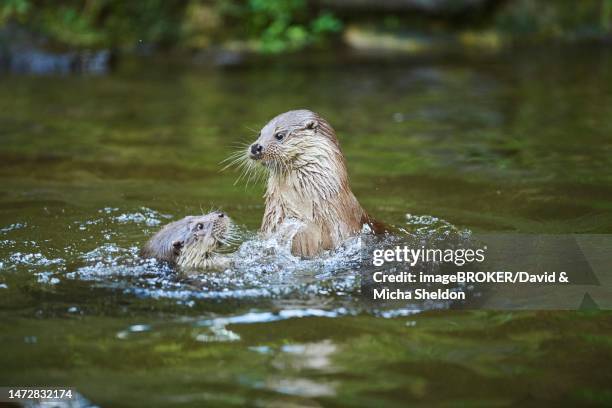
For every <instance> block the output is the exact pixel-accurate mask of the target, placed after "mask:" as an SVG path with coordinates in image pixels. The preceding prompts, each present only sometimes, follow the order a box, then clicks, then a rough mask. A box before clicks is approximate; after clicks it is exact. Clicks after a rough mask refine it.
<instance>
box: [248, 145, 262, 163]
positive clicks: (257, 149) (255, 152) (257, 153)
mask: <svg viewBox="0 0 612 408" xmlns="http://www.w3.org/2000/svg"><path fill="white" fill-rule="evenodd" d="M263 149H264V148H263V146H262V145H260V144H259V143H253V144H252V145H251V149H250V150H251V154H250V156H251V159H254V160H259V159H261V157H262V156H263Z"/></svg>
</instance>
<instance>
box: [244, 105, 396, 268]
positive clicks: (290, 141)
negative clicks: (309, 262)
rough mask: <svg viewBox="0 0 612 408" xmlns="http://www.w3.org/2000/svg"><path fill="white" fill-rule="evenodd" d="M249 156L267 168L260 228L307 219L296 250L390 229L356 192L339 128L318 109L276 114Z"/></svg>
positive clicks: (308, 253)
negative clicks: (378, 220) (349, 176)
mask: <svg viewBox="0 0 612 408" xmlns="http://www.w3.org/2000/svg"><path fill="white" fill-rule="evenodd" d="M247 157H248V158H249V159H250V160H252V161H255V162H258V163H261V164H263V166H264V167H265V168H266V169H267V170H268V171H267V173H268V180H267V187H266V193H265V196H264V197H265V211H264V216H263V221H262V224H261V232H262V233H264V234H265V235H269V234H272V233H274V232H276V231H277V230H278V228H279V226H280V225H281V224H282V223H283V222H284V221H285V220H287V219H295V220H297V221H299V222H301V223H302V225H303V226H302V227H301V229H300V230H299V231H298V232H297V233H296V235H294V237H293V241H292V243H291V252H292V253H293V254H294V255H296V256H301V257H306V258H308V257H313V256H316V255H318V254H320V253H321V252H322V251H325V250H331V249H334V248H336V247H338V245H340V244H341V243H342V242H343V241H345V240H346V239H347V238H350V237H352V236H355V235H357V234H359V233H360V232H362V231H364V230H369V231H372V232H374V233H382V232H385V231H386V228H385V226H384V225H383V224H381V223H378V222H376V221H375V220H374V219H373V218H371V217H370V216H369V215H368V213H367V212H366V211H365V210H364V209H363V208H362V207H361V205H360V204H359V202H358V201H357V199H356V198H355V195H354V194H353V192H352V191H351V188H350V186H349V179H348V174H347V170H346V162H345V160H344V155H343V154H342V150H341V149H340V143H339V142H338V139H337V138H336V134H335V132H334V129H333V128H332V127H331V125H330V124H329V123H328V122H327V121H326V120H325V119H323V118H322V117H321V116H319V115H318V114H316V113H315V112H312V111H309V110H305V109H301V110H292V111H289V112H285V113H281V114H280V115H278V116H276V117H275V118H273V119H272V120H271V121H269V122H268V123H267V124H266V125H265V126H264V127H263V128H262V129H261V132H260V133H259V137H258V138H257V140H256V141H255V143H253V144H252V145H250V146H249V147H248V148H247ZM364 227H366V228H364Z"/></svg>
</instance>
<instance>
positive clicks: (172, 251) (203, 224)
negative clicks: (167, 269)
mask: <svg viewBox="0 0 612 408" xmlns="http://www.w3.org/2000/svg"><path fill="white" fill-rule="evenodd" d="M234 239H235V234H234V227H233V223H232V220H231V219H230V217H228V216H227V215H226V214H225V213H223V212H220V211H214V212H211V213H209V214H205V215H190V216H187V217H185V218H182V219H180V220H178V221H174V222H171V223H170V224H167V225H166V226H164V227H163V228H162V229H161V230H160V231H158V232H157V233H156V234H155V235H153V237H152V238H151V239H150V240H149V241H148V242H147V243H146V244H145V246H144V247H143V248H142V250H141V251H140V255H141V256H142V257H144V258H156V259H157V260H160V261H165V262H168V263H169V264H171V265H173V266H178V267H181V268H204V269H219V268H222V267H225V266H226V265H227V264H229V260H228V259H227V258H225V257H221V256H218V255H217V251H218V249H219V248H220V247H221V246H224V245H229V244H231V243H233V241H234Z"/></svg>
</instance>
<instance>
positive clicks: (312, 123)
mask: <svg viewBox="0 0 612 408" xmlns="http://www.w3.org/2000/svg"><path fill="white" fill-rule="evenodd" d="M318 128H319V123H318V122H317V121H316V120H314V119H310V120H309V121H308V122H306V129H314V130H317V129H318Z"/></svg>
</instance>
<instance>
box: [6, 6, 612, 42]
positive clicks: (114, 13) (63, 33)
mask: <svg viewBox="0 0 612 408" xmlns="http://www.w3.org/2000/svg"><path fill="white" fill-rule="evenodd" d="M382 3H385V2H384V1H382V2H376V1H375V0H364V1H362V2H354V3H348V6H346V5H345V7H343V8H342V9H338V10H335V9H333V8H329V7H322V6H321V5H320V4H321V3H319V2H310V1H308V0H188V1H184V0H143V1H127V2H126V1H121V0H86V1H78V0H58V1H52V0H39V1H35V0H4V1H3V2H2V4H0V34H2V27H5V28H6V27H9V31H8V33H9V36H10V34H11V31H10V29H14V28H15V27H20V28H23V29H25V31H26V32H28V33H32V34H35V35H37V36H40V37H42V38H44V39H47V40H49V42H50V43H51V44H52V45H56V46H65V47H68V48H115V49H121V50H127V51H129V50H133V49H135V48H136V47H137V46H138V45H141V44H142V45H145V46H147V47H152V48H154V49H182V50H192V49H204V48H207V47H210V46H224V47H227V46H234V48H236V47H237V48H240V49H248V50H251V51H256V52H262V53H282V52H291V51H297V50H301V49H304V48H307V47H316V46H326V45H329V44H330V43H332V42H333V41H332V40H333V39H334V38H338V37H339V36H340V35H342V34H343V33H344V30H345V28H346V27H347V26H348V25H351V26H359V25H362V26H363V25H364V24H365V26H368V27H380V28H384V29H385V30H386V31H391V34H393V33H395V35H399V36H401V33H403V32H419V33H424V34H427V33H438V32H439V31H440V29H441V28H442V29H443V31H447V32H451V33H461V32H468V33H470V34H469V35H470V38H471V39H472V40H473V42H475V43H481V42H482V41H479V40H478V38H474V33H476V36H481V37H483V38H484V41H486V40H487V38H490V36H491V33H495V35H497V36H498V37H500V38H503V39H508V40H511V41H515V40H516V41H525V40H527V41H541V40H550V39H561V40H563V41H576V40H583V39H593V38H602V37H607V36H608V35H609V34H610V29H611V26H612V23H611V22H612V0H581V1H579V2H576V1H573V0H559V1H555V2H550V1H546V0H511V1H506V2H495V1H492V0H490V1H485V2H483V3H482V5H481V8H482V10H479V9H477V8H474V7H472V9H467V11H465V10H464V11H463V13H464V14H460V13H459V14H458V10H461V7H464V8H465V7H467V6H466V4H468V3H467V2H461V1H458V2H456V3H452V2H449V3H452V4H453V5H454V6H452V7H451V6H450V5H447V6H439V5H438V6H437V7H442V10H439V15H437V16H436V17H435V18H434V17H432V16H431V14H428V13H427V12H426V10H427V7H426V6H427V5H426V4H425V3H423V4H421V8H419V7H418V6H415V9H414V10H411V11H407V10H403V11H402V10H399V11H398V10H394V9H393V8H392V4H391V3H389V4H386V3H385V4H386V5H385V4H382ZM325 4H328V3H325ZM329 4H332V5H333V4H334V3H333V2H330V3H329ZM360 4H362V5H363V4H365V5H366V6H367V7H369V8H370V9H371V10H372V13H366V14H367V15H365V16H364V13H363V10H362V9H359V8H358V7H360V6H359V5H360ZM390 4H391V5H390ZM462 5H463V6H462ZM389 7H391V8H389ZM432 7H433V5H432ZM444 7H446V8H447V9H448V10H446V9H444ZM485 7H486V10H489V11H492V12H484V10H485ZM338 12H341V17H339V16H338ZM468 17H469V18H468ZM390 21H391V22H393V24H391V25H390V24H389V22H390ZM4 31H6V30H4ZM478 33H481V34H478Z"/></svg>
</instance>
